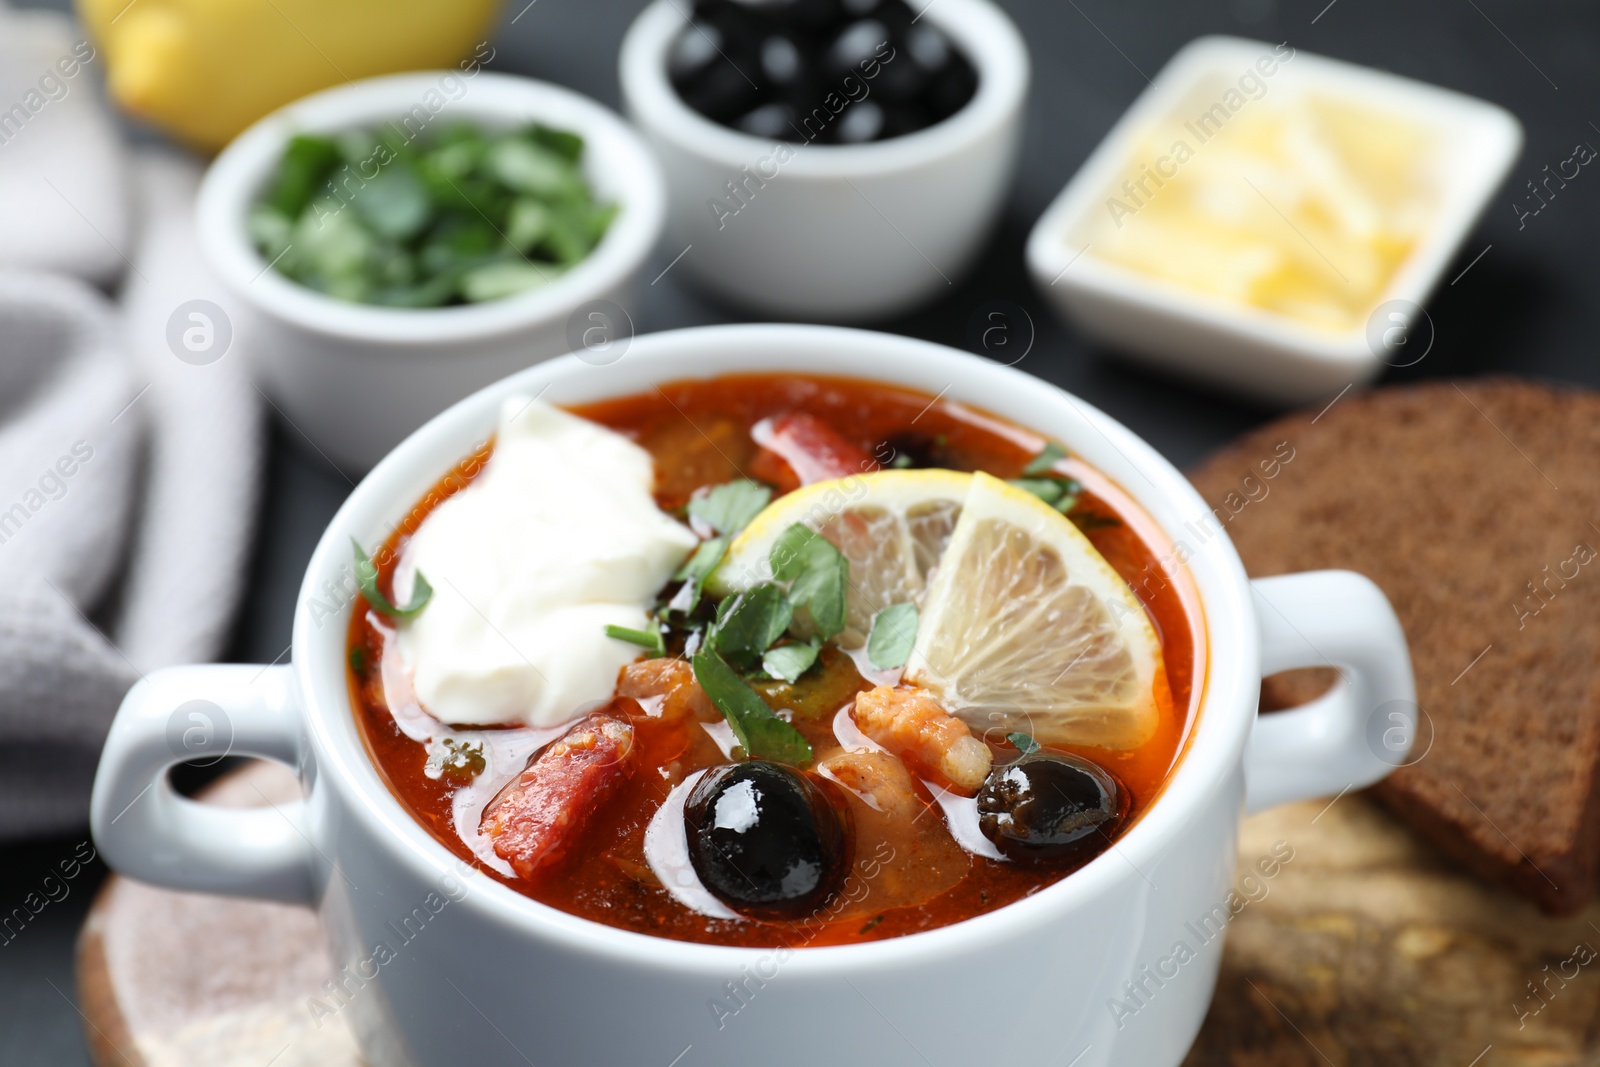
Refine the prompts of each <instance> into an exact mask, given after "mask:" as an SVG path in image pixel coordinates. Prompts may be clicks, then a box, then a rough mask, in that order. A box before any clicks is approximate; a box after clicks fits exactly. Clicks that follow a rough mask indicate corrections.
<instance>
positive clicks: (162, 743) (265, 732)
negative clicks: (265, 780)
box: [89, 664, 314, 904]
mask: <svg viewBox="0 0 1600 1067" xmlns="http://www.w3.org/2000/svg"><path fill="white" fill-rule="evenodd" d="M295 692H296V690H295V684H294V678H293V674H292V668H290V667H287V666H284V667H260V666H243V665H236V664H228V665H212V666H197V667H170V668H167V669H165V670H159V671H154V672H152V673H151V674H150V675H149V676H147V677H146V678H145V679H144V680H142V681H140V682H139V683H138V684H137V685H135V686H134V687H133V688H132V689H131V690H129V691H128V695H127V696H126V697H124V698H123V700H122V706H121V707H120V708H118V709H117V715H116V718H115V720H113V722H112V724H111V733H110V735H109V736H108V737H107V738H106V747H105V751H104V752H103V753H102V754H101V756H100V768H99V770H98V772H97V773H96V775H95V783H94V796H93V798H92V800H91V802H90V815H89V819H90V826H91V829H92V831H93V833H94V839H95V843H96V844H97V845H98V847H99V849H100V852H101V854H102V855H103V856H104V857H105V859H106V862H107V863H109V864H110V865H111V866H112V867H113V868H115V869H116V870H117V871H119V872H120V873H122V874H125V875H129V876H131V877H133V878H137V879H139V880H140V881H142V882H150V883H153V884H155V885H163V886H168V887H171V888H173V889H188V890H195V891H198V892H206V893H225V894H228V895H231V896H243V897H258V898H261V899H264V900H277V901H282V902H285V903H291V904H310V903H312V901H313V892H312V859H313V857H314V852H313V849H314V846H313V845H312V843H311V838H310V836H309V830H310V828H309V824H308V820H307V817H306V806H305V803H304V802H303V801H295V802H293V803H289V804H272V803H271V802H270V801H269V802H268V806H266V807H261V808H223V807H219V806H217V805H213V804H202V803H198V802H196V801H193V800H189V799H187V798H185V797H183V796H181V795H180V794H179V793H178V792H177V791H176V790H175V789H173V787H172V782H171V780H170V779H169V777H168V773H167V772H168V771H170V770H171V769H172V767H173V766H174V765H175V764H178V763H183V762H197V761H198V762H201V763H206V764H208V763H215V762H217V761H218V760H221V759H222V758H224V757H225V756H229V755H235V756H259V757H262V758H264V759H270V760H276V761H278V762H279V763H284V764H287V765H289V766H290V767H294V768H296V769H297V770H298V769H299V768H300V761H301V756H302V751H303V749H302V745H301V741H300V738H301V729H302V727H301V717H300V709H299V705H298V698H297V697H296V696H295ZM303 780H304V776H303V775H302V781H303ZM263 799H265V798H263Z"/></svg>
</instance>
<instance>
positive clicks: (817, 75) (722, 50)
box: [620, 0, 1029, 321]
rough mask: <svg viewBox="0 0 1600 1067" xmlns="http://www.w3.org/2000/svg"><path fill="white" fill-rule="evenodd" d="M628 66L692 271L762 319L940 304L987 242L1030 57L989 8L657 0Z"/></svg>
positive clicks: (624, 58)
mask: <svg viewBox="0 0 1600 1067" xmlns="http://www.w3.org/2000/svg"><path fill="white" fill-rule="evenodd" d="M686 16H688V17H686ZM620 76H621V81H622V94H623V99H624V103H625V105H626V109H627V111H628V114H629V116H630V117H631V118H632V119H633V121H634V122H635V123H636V124H637V125H638V127H639V128H640V130H641V131H642V132H643V134H644V136H645V139H646V141H647V142H648V143H649V144H650V146H651V148H652V149H654V150H655V153H656V156H657V158H658V159H659V160H660V161H661V164H662V167H663V169H664V171H665V173H666V178H667V188H668V243H669V251H671V252H672V253H673V254H675V255H676V254H681V256H682V259H681V263H680V264H679V267H678V269H680V270H683V271H687V272H688V273H689V274H691V275H692V276H693V277H694V278H695V279H696V280H697V281H698V282H700V283H701V285H702V286H704V287H705V288H707V289H709V290H710V291H711V292H712V293H714V294H715V295H717V296H719V297H721V298H723V299H726V300H728V301H730V302H732V303H735V304H738V305H741V306H743V307H746V308H749V309H751V310H754V311H758V312H762V313H766V314H772V315H781V316H786V317H796V318H804V319H828V320H834V321H861V320H867V319H874V318H881V317H884V316H887V315H892V314H895V313H898V312H902V311H906V310H909V309H911V308H913V307H915V306H916V305H918V304H921V303H925V302H927V301H929V300H931V299H933V298H935V297H936V296H937V295H938V294H939V293H941V292H945V291H947V290H948V289H949V287H950V286H951V285H953V284H954V283H955V281H956V279H957V278H958V277H959V276H960V274H961V273H962V272H963V271H964V270H965V269H966V268H967V267H968V266H970V265H971V263H972V261H973V259H974V258H975V257H976V256H977V254H978V252H979V251H981V249H982V246H983V243H984V241H985V239H986V238H987V237H988V235H989V233H990V232H991V230H992V228H993V226H994V224H995V222H996V220H997V218H998V216H999V213H1000V209H1001V207H1002V205H1003V203H1004V200H1005V197H1006V194H1007V192H1008V190H1009V188H1010V184H1011V178H1012V175H1013V173H1014V171H1015V169H1016V162H1017V152H1018V147H1019V143H1020V137H1021V123H1022V110H1023V104H1024V101H1025V99H1026V97H1027V90H1028V83H1029V62H1028V53H1027V48H1026V46H1025V45H1024V43H1023V40H1022V37H1021V35H1020V34H1019V33H1018V32H1017V29H1016V27H1015V26H1014V25H1013V24H1012V22H1011V21H1010V19H1008V18H1007V17H1006V15H1005V14H1004V12H1002V11H1001V10H1000V9H999V8H998V7H996V6H995V5H994V4H993V3H991V2H989V0H935V2H934V3H932V4H929V5H927V6H926V7H924V8H922V9H921V10H920V11H918V10H917V9H916V8H913V7H911V6H910V5H909V4H907V3H906V0H765V2H760V3H755V2H742V0H697V2H696V3H695V4H694V7H693V10H692V12H691V11H690V9H689V8H688V7H687V6H685V5H683V4H680V3H678V2H677V0H656V2H654V3H652V4H651V5H650V6H649V7H647V8H646V9H645V10H644V11H643V12H642V13H641V14H640V15H639V17H638V18H637V19H636V20H635V21H634V23H633V25H632V27H631V28H630V29H629V31H628V35H627V38H626V39H625V40H624V41H623V45H622V55H621V60H620Z"/></svg>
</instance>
